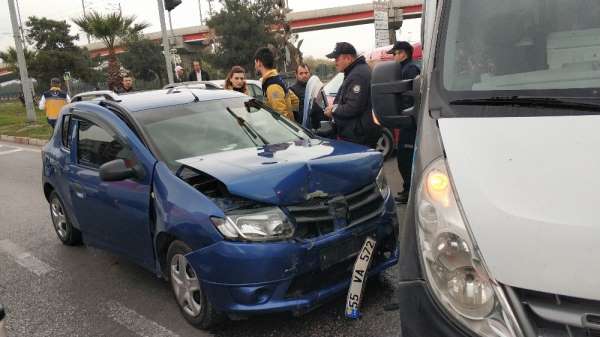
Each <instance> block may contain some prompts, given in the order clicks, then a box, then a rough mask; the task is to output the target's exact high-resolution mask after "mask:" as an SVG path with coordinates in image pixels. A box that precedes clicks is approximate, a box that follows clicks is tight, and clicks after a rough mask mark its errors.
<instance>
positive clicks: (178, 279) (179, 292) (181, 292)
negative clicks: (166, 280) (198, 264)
mask: <svg viewBox="0 0 600 337" xmlns="http://www.w3.org/2000/svg"><path fill="white" fill-rule="evenodd" d="M171 286H172V287H173V292H174V293H175V298H176V299H177V302H178V303H179V305H180V306H181V308H182V309H183V310H184V311H185V312H186V313H187V314H188V315H190V316H192V317H196V316H198V315H199V314H200V311H201V310H202V289H201V288H200V282H199V281H198V277H197V276H196V273H195V272H194V269H193V268H192V266H191V265H190V263H189V262H188V260H187V259H186V258H185V256H183V255H182V254H175V255H173V258H172V259H171Z"/></svg>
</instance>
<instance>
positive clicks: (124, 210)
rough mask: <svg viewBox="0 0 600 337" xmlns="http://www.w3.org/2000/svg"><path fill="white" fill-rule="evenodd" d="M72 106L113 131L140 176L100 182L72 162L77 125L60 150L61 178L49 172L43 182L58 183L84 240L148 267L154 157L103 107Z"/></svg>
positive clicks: (57, 139)
mask: <svg viewBox="0 0 600 337" xmlns="http://www.w3.org/2000/svg"><path fill="white" fill-rule="evenodd" d="M77 110H78V112H77V113H78V115H79V116H80V117H82V118H84V119H88V120H90V121H92V122H95V123H96V124H98V125H100V126H102V127H103V128H104V129H105V130H109V131H111V132H113V133H115V135H116V137H117V138H119V139H121V140H122V141H123V142H124V143H125V144H128V146H130V147H131V150H132V152H133V153H134V155H135V157H136V161H137V163H138V164H139V165H141V166H142V167H143V170H144V172H145V175H144V177H143V179H139V180H132V179H128V180H125V181H116V182H105V181H101V180H100V177H99V170H98V169H95V168H90V167H86V166H83V165H79V164H78V163H77V151H78V149H77V141H76V139H77V138H76V135H77V129H78V127H75V128H74V129H73V132H72V134H71V150H70V151H69V152H68V153H65V155H64V157H65V158H63V159H62V167H61V169H59V170H58V171H60V172H62V173H63V174H62V176H61V178H60V179H57V178H56V177H54V176H48V177H47V180H46V181H47V182H48V183H50V184H51V185H52V186H55V187H59V188H60V190H59V195H60V196H61V198H62V199H63V202H64V203H65V207H66V208H67V210H68V213H69V214H70V215H71V218H74V219H77V224H78V228H79V229H80V230H81V231H82V233H83V234H84V235H83V237H84V240H85V242H86V244H88V245H91V246H96V247H99V248H104V249H107V250H111V251H113V252H115V253H117V254H120V255H123V256H126V257H127V258H129V259H130V260H132V261H134V262H136V263H138V264H140V265H142V266H143V267H145V268H149V269H151V270H153V269H154V251H153V247H152V238H151V236H150V226H149V223H148V214H149V205H150V187H151V185H150V184H151V181H152V175H153V171H154V165H155V163H156V162H157V161H156V159H155V158H154V157H153V156H152V154H151V153H150V152H149V151H148V149H147V148H146V147H145V146H144V145H143V144H142V143H141V142H140V141H139V139H138V138H137V137H136V136H135V134H134V133H133V132H132V131H131V130H130V129H129V128H128V127H127V125H125V123H124V122H123V121H121V120H120V119H119V118H118V117H116V116H115V115H114V114H113V113H112V112H110V111H108V110H107V109H106V108H104V107H102V106H99V105H97V104H91V103H79V104H78V105H77ZM68 112H70V109H67V110H63V114H65V113H68ZM59 129H60V130H58V131H56V132H55V136H54V137H53V142H51V144H49V145H47V146H46V149H48V150H49V151H53V150H54V148H55V145H57V144H58V145H60V144H61V138H60V132H62V126H60V127H59ZM46 149H45V150H46ZM59 151H64V149H63V150H59ZM59 156H60V155H59ZM65 196H66V197H65Z"/></svg>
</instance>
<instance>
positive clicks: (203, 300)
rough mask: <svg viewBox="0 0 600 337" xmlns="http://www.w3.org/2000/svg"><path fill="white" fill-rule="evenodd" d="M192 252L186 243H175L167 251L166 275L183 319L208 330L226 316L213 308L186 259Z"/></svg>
mask: <svg viewBox="0 0 600 337" xmlns="http://www.w3.org/2000/svg"><path fill="white" fill-rule="evenodd" d="M191 251H192V249H191V248H190V247H189V246H188V245H186V244H185V243H184V242H182V241H179V240H175V241H173V242H172V243H171V245H170V246H169V250H168V251H167V257H166V263H165V265H166V266H167V267H168V268H169V269H168V272H167V273H165V274H167V275H168V279H169V283H170V284H171V290H172V291H173V296H174V297H175V301H176V302H177V305H178V306H179V310H180V311H181V313H182V314H183V317H184V318H185V319H186V320H187V321H188V322H189V323H190V324H192V325H193V326H195V327H197V328H200V329H208V328H210V327H212V326H214V325H216V324H217V323H219V322H221V321H222V319H223V317H224V316H223V315H222V314H221V313H219V312H218V311H216V310H215V308H214V307H213V306H212V304H211V303H210V301H209V300H208V298H207V297H206V294H205V293H204V291H203V289H202V283H201V281H200V279H199V278H198V276H197V274H196V271H195V270H194V268H193V267H192V265H191V264H190V263H189V261H188V260H187V259H186V257H185V255H186V254H188V253H189V252H191Z"/></svg>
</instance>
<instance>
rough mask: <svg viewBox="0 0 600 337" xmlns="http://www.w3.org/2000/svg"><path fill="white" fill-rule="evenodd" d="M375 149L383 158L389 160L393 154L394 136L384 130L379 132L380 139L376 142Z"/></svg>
mask: <svg viewBox="0 0 600 337" xmlns="http://www.w3.org/2000/svg"><path fill="white" fill-rule="evenodd" d="M375 149H376V150H377V151H379V152H381V154H382V155H383V158H386V159H387V158H389V157H390V156H391V155H392V153H393V152H394V135H393V134H392V132H391V131H390V130H388V129H386V128H384V129H383V131H382V132H381V137H379V140H378V141H377V145H376V147H375Z"/></svg>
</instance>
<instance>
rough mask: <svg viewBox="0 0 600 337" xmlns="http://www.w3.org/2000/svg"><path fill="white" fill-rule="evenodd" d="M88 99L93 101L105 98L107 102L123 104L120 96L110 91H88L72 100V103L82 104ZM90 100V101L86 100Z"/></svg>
mask: <svg viewBox="0 0 600 337" xmlns="http://www.w3.org/2000/svg"><path fill="white" fill-rule="evenodd" d="M86 97H92V98H91V99H97V98H104V99H105V100H109V101H114V102H121V99H120V98H119V95H118V94H117V93H115V92H114V91H110V90H97V91H86V92H82V93H80V94H77V95H75V96H73V98H71V102H80V101H83V100H84V98H86ZM85 100H86V101H87V100H90V99H85Z"/></svg>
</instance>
